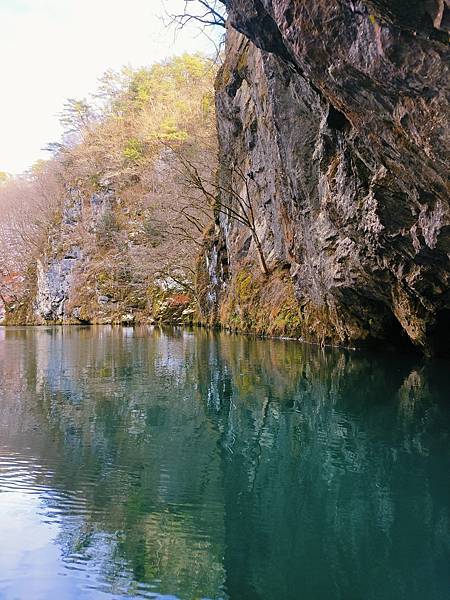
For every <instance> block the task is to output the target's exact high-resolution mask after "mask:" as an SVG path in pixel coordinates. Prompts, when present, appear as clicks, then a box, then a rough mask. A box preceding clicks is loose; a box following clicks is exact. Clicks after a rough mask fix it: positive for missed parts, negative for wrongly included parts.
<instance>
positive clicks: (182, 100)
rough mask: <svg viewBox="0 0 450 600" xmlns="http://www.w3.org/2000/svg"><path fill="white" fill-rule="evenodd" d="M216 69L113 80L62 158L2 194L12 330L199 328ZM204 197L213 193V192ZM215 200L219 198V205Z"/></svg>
mask: <svg viewBox="0 0 450 600" xmlns="http://www.w3.org/2000/svg"><path fill="white" fill-rule="evenodd" d="M216 70H217V69H216V65H215V63H214V62H213V61H211V60H209V59H208V58H205V57H203V56H200V55H184V56H181V57H177V58H174V59H173V60H170V61H167V62H164V63H161V64H156V65H154V66H153V67H151V68H148V69H145V68H143V69H139V70H132V69H128V68H124V69H123V70H122V71H121V72H119V73H116V72H107V73H105V75H104V76H103V77H102V79H101V81H100V86H99V89H98V90H97V92H96V93H95V94H94V95H93V97H92V98H91V100H90V101H86V100H82V101H80V100H69V101H68V102H67V103H66V105H65V108H64V111H63V113H62V115H61V120H62V122H63V124H64V128H65V135H64V139H63V141H62V142H61V143H57V144H53V145H52V146H51V148H50V150H51V151H52V155H53V158H51V159H50V160H48V161H46V162H44V161H42V162H39V163H38V164H36V165H34V167H33V169H32V170H31V171H30V172H29V173H27V174H26V175H24V176H22V177H19V178H8V177H6V176H3V178H2V183H1V185H0V209H1V211H2V214H1V225H0V227H1V231H0V245H1V247H0V260H1V265H0V269H1V277H2V279H1V284H0V294H1V300H2V304H3V307H4V308H3V312H4V311H5V310H6V315H3V316H4V318H5V317H6V321H7V322H18V323H22V322H26V323H33V322H38V323H39V322H44V321H51V322H111V321H113V322H121V321H127V322H129V321H134V320H136V319H140V320H147V319H149V318H156V319H163V320H164V319H165V318H170V319H173V318H174V317H175V318H176V319H177V320H180V319H181V320H191V319H192V317H193V315H194V313H195V310H196V303H195V292H194V286H195V262H196V258H197V256H198V253H199V247H200V246H201V244H202V239H203V235H204V232H205V229H206V228H207V227H208V226H209V225H210V223H211V220H212V205H211V203H208V201H207V200H206V201H205V196H204V193H202V191H201V190H199V187H198V186H195V185H193V182H192V177H193V176H194V174H195V176H198V177H200V178H201V181H202V185H205V186H206V187H207V186H209V185H210V182H211V181H212V179H213V177H214V174H215V171H216V156H217V149H216V126H215V109H214V89H213V82H214V78H215V75H216ZM203 191H204V192H206V189H205V190H203ZM211 198H212V196H211Z"/></svg>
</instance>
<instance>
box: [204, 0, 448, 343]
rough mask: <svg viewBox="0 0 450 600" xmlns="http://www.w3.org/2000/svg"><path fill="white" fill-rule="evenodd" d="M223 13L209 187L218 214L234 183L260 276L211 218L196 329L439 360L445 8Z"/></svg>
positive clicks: (313, 2)
mask: <svg viewBox="0 0 450 600" xmlns="http://www.w3.org/2000/svg"><path fill="white" fill-rule="evenodd" d="M226 4H227V9H228V12H229V26H228V36H227V48H226V59H225V63H224V65H223V67H222V69H221V71H220V73H219V76H218V79H217V84H216V92H217V95H216V105H217V113H218V132H219V144H220V168H219V189H220V190H221V194H222V200H223V205H224V206H225V205H226V206H229V205H232V204H233V201H234V200H233V198H234V197H236V193H238V194H243V193H244V192H243V187H244V186H247V188H248V190H249V198H250V201H251V205H252V210H253V211H254V214H255V224H256V226H255V227H256V231H257V235H258V239H259V240H260V241H261V246H262V251H263V254H264V256H265V259H266V262H267V265H268V267H269V270H270V273H271V274H270V275H269V276H266V275H263V274H262V273H260V269H259V268H258V252H257V248H256V245H255V240H254V237H252V236H251V235H250V232H249V229H248V227H246V226H245V224H242V223H241V222H239V221H238V220H236V219H235V218H233V217H232V215H230V213H229V212H228V213H227V211H225V210H219V211H218V212H217V218H216V227H215V231H214V232H213V233H211V235H210V236H209V238H208V242H207V245H206V250H205V253H204V256H203V257H202V259H201V261H200V267H201V268H200V275H201V276H200V280H201V282H203V286H204V287H203V307H204V308H203V310H204V313H205V315H206V317H207V318H209V320H210V321H212V322H217V321H220V322H222V324H224V325H228V326H230V327H233V326H234V325H239V324H240V325H242V323H244V321H247V323H250V324H252V319H253V328H254V325H255V322H256V321H257V320H258V317H257V316H256V313H257V312H258V311H259V314H261V312H262V313H264V322H261V323H259V327H260V328H261V329H262V330H265V331H269V332H270V331H271V328H272V329H273V327H274V320H275V321H276V320H277V319H278V320H280V311H281V313H282V314H281V323H282V325H283V327H284V328H285V330H286V332H287V333H295V334H296V335H298V336H301V337H303V338H305V339H311V340H316V341H319V342H328V343H338V344H356V343H361V342H370V341H378V342H381V343H387V342H389V343H391V342H392V343H394V344H395V345H397V344H398V343H402V342H408V343H409V342H412V343H413V344H414V345H415V346H417V347H419V348H421V349H422V350H423V351H425V352H426V353H430V354H431V353H440V352H446V351H448V350H449V347H450V342H449V334H450V290H449V279H450V261H449V256H450V206H449V195H448V180H447V175H448V164H449V161H448V148H449V145H448V127H447V125H448V123H447V120H448V114H449V104H448V91H449V90H448V88H449V86H448V84H449V78H448V64H449V63H448V26H449V22H450V19H449V17H450V4H449V2H448V0H414V1H411V2H405V1H404V0H396V1H389V2H385V1H384V0H374V1H369V0H364V1H359V2H357V1H355V2H352V1H351V0H302V1H301V2H300V1H295V0H227V2H226ZM202 278H203V279H202ZM251 290H253V291H251ZM242 296H243V297H244V299H243V300H242ZM286 299H288V304H289V306H288V307H287V308H285V307H284V304H285V303H286ZM246 302H247V306H245V303H246ZM293 302H295V307H296V308H295V309H293ZM268 307H269V308H268ZM293 315H295V318H294V316H293ZM290 320H291V321H292V320H293V323H290ZM241 328H242V327H241Z"/></svg>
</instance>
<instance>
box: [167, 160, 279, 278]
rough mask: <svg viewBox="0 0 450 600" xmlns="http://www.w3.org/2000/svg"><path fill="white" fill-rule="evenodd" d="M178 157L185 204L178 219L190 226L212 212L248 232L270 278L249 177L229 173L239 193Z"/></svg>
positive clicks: (241, 172) (261, 265) (239, 170)
mask: <svg viewBox="0 0 450 600" xmlns="http://www.w3.org/2000/svg"><path fill="white" fill-rule="evenodd" d="M177 157H178V160H179V163H180V165H181V172H182V173H183V174H184V178H185V200H187V201H188V202H187V203H186V204H185V205H183V206H182V207H181V208H180V209H179V215H180V216H181V217H183V218H184V219H185V220H187V221H189V222H196V221H197V220H198V215H199V214H201V213H202V211H204V212H205V213H209V214H210V212H211V211H213V212H214V213H216V214H218V213H219V214H224V215H226V216H227V217H228V218H229V219H231V220H233V221H236V222H237V223H240V224H241V225H243V226H244V227H246V228H247V229H248V230H249V231H250V234H251V237H252V240H253V243H254V245H255V249H256V252H257V254H258V259H259V265H260V268H261V271H262V273H263V274H264V275H269V273H270V271H269V268H268V266H267V262H266V259H265V256H264V251H263V247H262V244H261V240H260V238H259V235H258V228H257V224H256V216H255V207H254V202H253V197H252V193H251V190H250V186H251V182H252V181H253V180H252V179H251V177H250V176H248V175H246V174H245V173H244V172H243V171H242V170H241V169H240V168H239V167H238V166H235V167H234V168H233V172H232V175H233V176H235V177H231V180H233V179H238V180H239V181H241V183H242V186H241V190H236V189H235V187H234V186H233V185H232V184H230V185H229V186H226V187H224V186H222V185H221V184H220V183H218V182H217V181H215V180H211V179H208V178H207V177H204V176H202V174H201V173H200V170H199V166H198V164H195V163H194V162H193V161H191V160H190V159H188V158H186V156H184V155H183V154H182V153H180V152H178V153H177ZM213 177H214V175H213ZM255 185H256V184H255ZM205 201H206V202H205Z"/></svg>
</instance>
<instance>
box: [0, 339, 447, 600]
mask: <svg viewBox="0 0 450 600" xmlns="http://www.w3.org/2000/svg"><path fill="white" fill-rule="evenodd" d="M140 597H142V598H155V599H165V600H168V599H171V600H175V599H180V600H200V599H224V600H441V599H442V600H448V599H449V598H450V372H449V365H448V363H446V362H445V361H442V362H440V361H425V360H424V359H422V358H420V357H416V356H398V355H396V354H393V353H390V354H385V355H384V354H375V353H369V352H349V351H345V350H338V349H320V348H318V347H314V346H307V345H302V344H299V343H295V342H289V341H282V340H255V339H252V338H248V337H243V336H242V337H240V336H232V335H226V334H218V333H213V332H207V331H204V330H198V331H188V330H168V331H161V330H157V329H156V330H151V329H149V328H142V329H138V328H136V329H131V328H109V327H92V328H88V327H86V328H84V327H71V328H70V327H67V328H62V327H59V328H58V327H54V328H50V327H41V328H0V599H1V600H15V599H19V600H41V599H42V600H50V599H56V600H66V599H67V600H69V599H70V600H75V599H76V600H78V599H89V600H91V599H99V600H100V599H104V600H117V599H123V598H140Z"/></svg>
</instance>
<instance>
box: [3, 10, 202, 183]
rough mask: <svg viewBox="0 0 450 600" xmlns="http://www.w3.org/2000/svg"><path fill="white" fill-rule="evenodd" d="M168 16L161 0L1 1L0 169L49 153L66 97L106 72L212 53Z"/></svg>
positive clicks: (79, 94) (14, 168)
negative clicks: (166, 21) (175, 28)
mask: <svg viewBox="0 0 450 600" xmlns="http://www.w3.org/2000/svg"><path fill="white" fill-rule="evenodd" d="M166 6H168V7H169V8H170V6H172V7H178V8H179V6H180V0H168V1H166ZM163 14H164V13H163V8H162V4H161V0H0V78H1V79H0V81H1V89H0V171H7V172H9V173H21V172H23V171H24V170H26V169H28V168H29V167H30V166H31V165H32V164H33V163H34V162H35V161H36V160H37V159H39V158H48V153H44V152H42V150H41V149H42V148H43V147H45V146H46V144H47V143H48V142H52V141H57V140H58V139H59V137H60V128H59V122H58V113H59V112H60V111H61V110H62V108H63V104H64V101H65V100H66V99H67V98H84V97H87V96H88V95H89V94H90V93H92V92H94V91H95V88H96V85H97V79H98V77H100V75H102V73H104V71H106V70H107V69H109V68H113V69H119V68H120V67H121V66H123V65H125V64H130V65H132V66H135V67H138V66H143V65H149V64H151V63H153V62H155V61H159V60H162V59H163V58H166V57H167V56H172V55H174V54H180V53H182V52H185V51H189V52H195V51H199V50H200V51H211V46H210V43H209V42H208V40H207V39H206V38H205V37H204V36H202V35H199V34H198V31H197V30H194V29H189V30H185V31H183V32H181V33H179V34H178V35H177V36H176V37H175V39H174V33H173V32H168V31H167V30H166V29H165V28H164V25H163V23H162V21H161V16H162V15H163Z"/></svg>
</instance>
